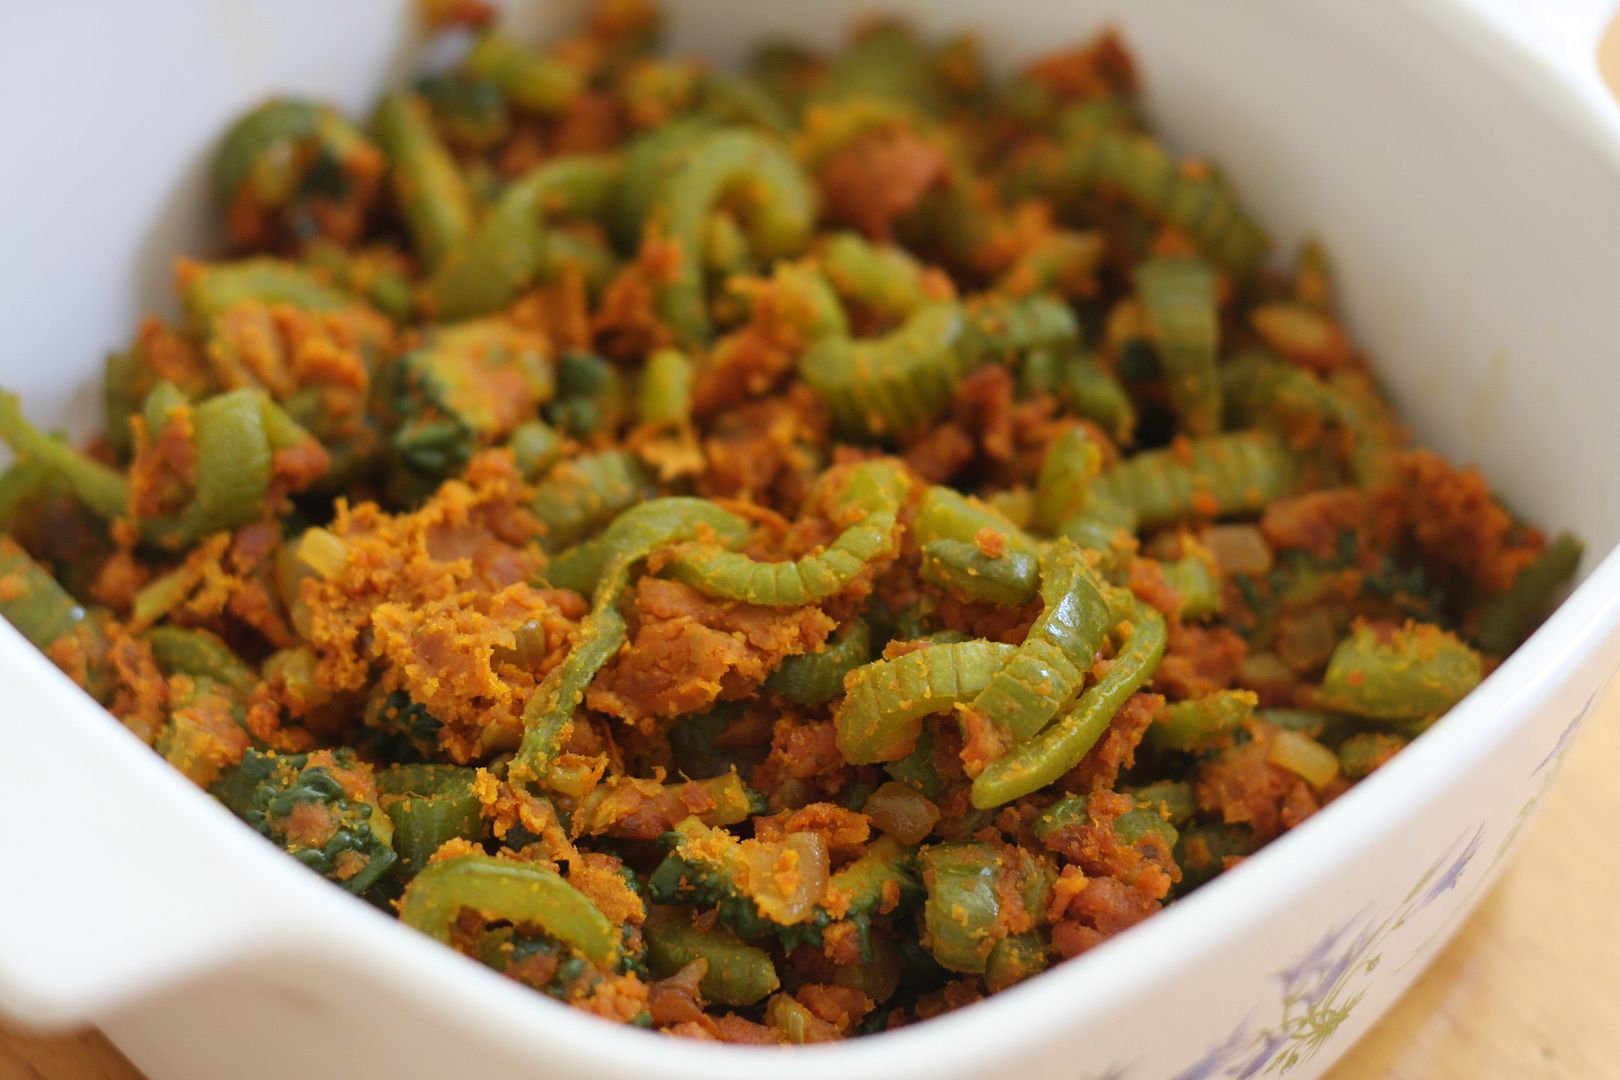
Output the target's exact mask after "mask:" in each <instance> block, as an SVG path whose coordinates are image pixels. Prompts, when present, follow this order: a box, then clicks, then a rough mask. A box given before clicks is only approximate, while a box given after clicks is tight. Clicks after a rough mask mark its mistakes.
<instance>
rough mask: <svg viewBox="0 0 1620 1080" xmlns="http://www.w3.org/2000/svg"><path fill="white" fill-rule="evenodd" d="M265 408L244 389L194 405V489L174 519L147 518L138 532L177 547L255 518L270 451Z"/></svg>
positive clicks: (257, 395)
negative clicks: (156, 519) (152, 535)
mask: <svg viewBox="0 0 1620 1080" xmlns="http://www.w3.org/2000/svg"><path fill="white" fill-rule="evenodd" d="M269 408H274V406H273V405H272V404H271V402H270V399H269V398H267V397H266V396H265V395H264V394H263V393H261V392H260V391H257V390H247V389H242V390H230V391H227V392H226V393H223V394H219V395H216V396H215V397H211V398H209V399H208V400H207V401H205V402H203V403H202V404H200V405H198V406H197V407H196V408H195V409H194V410H193V413H192V423H193V425H194V426H195V428H196V445H197V490H196V492H195V493H194V494H193V495H192V498H191V501H190V502H189V503H187V504H186V507H185V509H184V510H182V511H181V512H180V514H179V515H178V516H177V517H176V518H175V519H173V520H164V521H155V522H152V523H150V526H149V527H148V528H146V529H144V530H143V531H146V532H149V533H153V534H154V536H155V538H157V539H158V540H159V542H161V543H164V544H166V545H169V546H182V545H185V544H189V543H193V542H195V541H196V540H198V539H199V538H201V537H203V536H206V535H208V534H209V533H213V532H220V531H221V530H224V529H234V528H236V527H237V526H239V525H246V524H247V523H248V522H250V521H256V520H257V519H258V518H259V516H260V515H261V514H262V513H264V511H265V509H266V507H265V495H266V494H267V493H268V492H269V490H270V458H271V453H272V451H273V450H274V449H275V448H274V447H272V446H271V444H270V435H269V433H268V432H267V431H266V427H267V425H266V424H265V419H266V416H265V413H266V410H267V409H269ZM277 411H278V412H279V411H280V410H277ZM288 423H291V421H288Z"/></svg>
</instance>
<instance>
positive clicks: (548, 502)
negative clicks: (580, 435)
mask: <svg viewBox="0 0 1620 1080" xmlns="http://www.w3.org/2000/svg"><path fill="white" fill-rule="evenodd" d="M649 482H650V481H649V478H648V476H647V471H646V470H645V469H644V468H643V467H642V465H641V462H640V461H638V460H637V459H636V457H635V455H634V454H631V453H628V452H626V451H624V450H607V451H604V452H602V453H600V454H587V455H585V456H584V457H580V458H575V459H574V460H573V461H565V462H562V463H561V464H559V465H558V466H556V467H555V468H554V469H552V470H551V472H550V473H548V474H547V476H546V478H545V480H544V481H543V482H542V483H541V484H540V486H539V487H538V488H536V489H535V495H534V498H533V499H532V500H531V501H530V503H529V509H530V510H532V511H533V512H534V516H535V517H536V518H538V519H539V520H540V523H541V524H542V525H544V526H545V529H546V531H545V535H544V538H543V540H542V543H543V544H544V546H545V547H546V549H547V550H550V551H556V550H559V549H561V548H563V547H566V546H568V545H570V544H573V543H575V542H576V541H578V540H580V539H581V538H582V537H584V536H585V535H586V534H587V533H589V532H591V531H592V530H593V529H596V528H598V527H599V526H601V525H605V524H607V523H608V522H609V521H612V520H613V519H614V518H615V517H617V516H618V515H619V514H620V513H623V512H624V511H625V510H628V509H629V508H630V507H631V506H633V505H635V503H636V501H637V500H638V499H640V498H641V497H642V496H643V495H644V494H645V493H646V491H647V488H648V485H649Z"/></svg>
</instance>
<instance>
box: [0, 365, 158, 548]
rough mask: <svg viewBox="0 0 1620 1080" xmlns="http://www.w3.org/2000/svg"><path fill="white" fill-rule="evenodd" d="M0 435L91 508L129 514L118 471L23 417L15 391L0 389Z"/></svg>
mask: <svg viewBox="0 0 1620 1080" xmlns="http://www.w3.org/2000/svg"><path fill="white" fill-rule="evenodd" d="M0 439H4V440H5V441H6V444H7V445H8V446H10V447H11V449H12V450H13V452H15V453H16V454H17V456H18V457H20V458H30V459H33V460H34V461H37V462H39V463H40V464H42V465H44V466H45V467H46V468H48V469H50V471H51V472H52V473H54V474H55V475H57V476H58V477H60V478H61V480H62V482H63V483H65V484H66V485H67V486H68V487H69V488H70V489H71V490H72V491H73V494H74V495H75V496H76V497H77V498H78V499H79V501H80V502H82V503H84V505H86V506H88V507H89V508H90V509H91V510H92V511H94V512H95V513H96V514H98V515H99V516H101V517H104V518H106V519H108V520H109V521H116V520H117V519H119V518H122V517H127V516H129V482H128V481H127V480H125V479H124V476H123V474H122V473H120V472H118V471H117V470H116V469H112V468H109V467H108V466H106V465H103V464H102V463H101V462H99V461H96V460H94V459H93V458H90V457H89V456H87V455H85V454H81V453H79V451H77V450H75V449H74V448H73V447H72V446H71V445H69V444H68V441H67V440H66V439H64V438H62V437H61V436H59V435H47V434H45V433H44V432H43V431H41V430H39V429H38V428H36V427H35V426H34V425H32V424H30V423H29V422H28V421H27V420H25V419H24V418H23V414H22V408H21V406H19V404H18V402H17V395H16V394H13V393H11V392H9V391H0Z"/></svg>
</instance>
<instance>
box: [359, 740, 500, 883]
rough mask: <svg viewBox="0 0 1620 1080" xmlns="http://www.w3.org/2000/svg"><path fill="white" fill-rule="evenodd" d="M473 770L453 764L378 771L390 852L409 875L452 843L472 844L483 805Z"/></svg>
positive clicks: (480, 824)
mask: <svg viewBox="0 0 1620 1080" xmlns="http://www.w3.org/2000/svg"><path fill="white" fill-rule="evenodd" d="M475 776H476V770H474V769H467V768H462V767H460V766H456V765H395V766H392V767H391V768H387V769H383V770H382V771H380V772H378V773H377V802H378V803H379V805H381V806H382V808H383V812H384V813H385V814H387V815H388V817H389V819H390V820H391V821H393V823H394V850H395V851H396V852H398V853H399V859H400V869H401V871H402V872H403V873H404V874H405V875H406V876H407V877H409V876H411V875H414V874H417V873H419V872H420V871H421V870H422V868H423V867H425V866H427V862H428V859H430V858H432V857H433V854H434V852H436V851H438V850H439V849H440V848H441V847H443V846H444V845H445V844H446V843H448V842H450V841H451V840H456V839H461V840H476V839H478V837H479V835H480V834H481V833H482V831H483V819H482V817H480V809H481V806H482V804H481V803H479V801H478V796H477V795H476V794H475V793H474V792H473V780H474V778H475Z"/></svg>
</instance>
